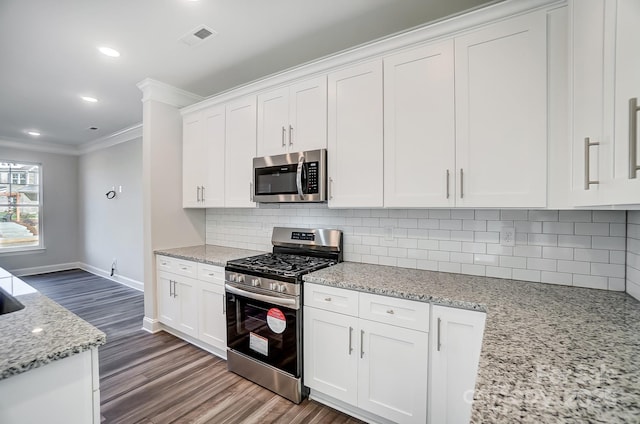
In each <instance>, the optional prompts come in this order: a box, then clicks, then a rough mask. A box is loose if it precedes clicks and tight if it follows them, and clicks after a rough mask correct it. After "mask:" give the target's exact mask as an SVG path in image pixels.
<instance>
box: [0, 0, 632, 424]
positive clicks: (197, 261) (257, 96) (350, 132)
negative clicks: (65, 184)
mask: <svg viewBox="0 0 640 424" xmlns="http://www.w3.org/2000/svg"><path fill="white" fill-rule="evenodd" d="M196 7H197V6H196ZM638 23H640V5H638V4H637V2H636V1H635V0H594V1H589V2H585V1H580V0H504V1H498V2H490V3H487V4H484V5H482V6H481V7H477V8H475V9H470V10H468V11H466V12H464V13H460V14H456V15H452V16H449V17H446V18H443V19H440V20H437V21H434V22H431V23H429V24H424V25H421V26H418V27H414V28H412V29H409V30H405V31H402V32H399V33H395V34H393V35H390V36H385V37H382V38H376V39H374V40H373V41H368V42H366V43H364V44H361V45H358V46H356V47H352V48H349V49H346V50H342V51H340V52H339V53H336V54H329V55H322V56H320V55H319V57H320V58H319V59H314V60H313V61H307V62H305V63H304V64H302V65H297V66H294V67H291V68H288V69H286V70H284V71H280V72H278V73H274V74H271V75H269V76H266V77H262V78H260V79H251V80H247V81H244V83H243V84H240V85H237V86H235V87H232V88H229V89H225V90H218V91H217V94H213V95H210V96H208V97H202V96H201V95H198V94H194V93H191V92H189V91H186V90H184V89H181V88H177V87H175V86H173V85H169V84H167V83H165V82H163V81H159V80H157V79H154V78H151V77H149V78H146V79H143V80H142V81H140V82H139V83H138V84H137V88H138V89H139V91H140V93H141V96H142V116H143V120H142V123H141V124H140V125H139V126H137V127H135V128H129V129H127V130H126V131H123V132H122V133H119V134H116V135H114V136H110V137H107V138H105V139H103V140H101V141H100V142H99V143H98V144H96V146H97V147H95V148H94V147H92V146H89V145H87V146H85V147H86V149H87V150H86V151H84V152H83V153H82V154H80V155H79V157H74V159H73V160H70V159H68V157H69V156H70V155H68V154H65V153H53V152H49V153H46V155H45V154H44V153H42V155H43V156H42V158H43V159H40V160H39V159H38V155H39V154H41V153H38V152H37V151H36V150H33V151H29V152H30V153H26V154H25V156H20V155H21V153H20V152H21V151H22V150H21V149H20V148H18V147H16V146H8V147H6V154H9V155H12V154H15V155H16V157H15V159H19V160H22V161H26V162H28V163H32V162H33V163H38V164H40V165H41V167H42V170H43V171H42V172H43V174H42V175H43V178H44V179H43V181H44V182H43V183H42V187H43V190H44V191H43V193H42V194H41V195H42V198H43V199H44V200H42V201H43V202H45V203H43V205H45V206H43V209H42V210H43V213H46V214H47V215H46V216H47V220H49V219H51V221H50V222H55V221H54V218H53V216H54V212H53V210H54V207H53V206H55V205H56V200H55V195H54V194H53V193H54V191H51V190H53V186H54V184H55V181H54V176H55V175H56V174H58V177H60V176H61V175H62V176H64V175H67V176H68V175H69V174H74V175H75V177H74V178H76V179H77V181H76V183H72V184H70V185H71V187H70V188H68V190H69V191H71V192H73V193H75V194H74V196H76V201H75V203H74V205H75V206H77V208H76V209H77V210H76V211H74V212H73V213H72V214H71V216H68V217H67V218H68V219H69V220H71V221H77V222H79V223H80V224H79V225H81V226H83V227H82V228H83V229H82V230H74V231H75V232H73V233H72V232H69V231H68V230H66V233H67V235H66V239H67V240H71V239H73V240H77V242H76V241H74V242H73V245H74V246H77V247H75V248H74V249H75V250H76V253H74V254H75V255H76V256H77V257H78V258H80V259H69V260H67V259H64V260H62V259H60V260H58V261H57V262H56V261H54V263H51V264H48V263H47V264H42V266H41V265H35V262H34V265H30V263H31V262H29V261H30V260H31V261H33V260H34V259H30V258H37V257H41V258H42V257H44V256H45V255H52V254H53V253H54V252H53V251H54V250H55V249H57V246H54V245H53V244H52V242H50V241H47V244H46V248H45V247H44V246H42V249H37V250H33V251H32V253H29V254H25V253H20V252H18V253H16V252H12V253H10V254H8V253H7V254H5V253H3V252H2V251H1V250H0V267H2V268H0V336H1V337H2V339H3V340H10V342H8V343H4V344H2V346H0V422H1V423H7V424H17V423H31V422H34V423H35V422H45V421H51V422H61V423H62V422H64V423H70V424H74V423H77V424H85V423H98V422H107V423H108V422H167V423H169V422H172V423H182V422H220V423H242V422H274V423H289V422H316V421H317V422H321V421H322V422H357V423H359V422H366V423H376V424H392V423H398V424H400V423H407V424H440V423H469V422H491V423H512V422H531V423H540V422H545V423H546V422H611V423H618V422H619V423H628V422H638V417H640V404H639V403H638V399H640V386H639V385H638V381H639V380H640V364H639V361H638V358H640V182H639V181H640V178H638V175H637V171H638V169H640V168H639V165H638V163H640V157H639V155H640V153H639V152H638V143H639V142H640V141H639V140H638V139H639V138H640V130H638V126H637V119H638V114H640V108H638V106H637V98H638V97H639V96H640V60H638V55H637V52H638V51H640V36H638V35H636V34H635V33H636V31H631V29H635V27H636V26H637V24H638ZM207 28H208V27H207ZM205 29H206V28H205ZM207 31H208V32H209V33H210V35H209V37H211V36H212V37H213V39H214V40H215V39H216V37H220V38H223V37H224V33H223V32H221V33H220V34H216V33H215V31H209V30H207ZM614 41H615V42H614ZM209 42H211V40H210V41H207V43H209ZM198 43H200V42H199V41H198ZM184 86H185V87H186V86H188V84H185V85H184ZM0 146H2V147H1V148H2V149H5V147H4V145H3V144H2V143H1V142H0ZM4 156H5V152H0V159H4ZM58 157H60V158H65V159H59V158H58ZM11 159H13V158H11ZM65 161H67V162H65ZM65 169H66V171H67V172H68V173H65ZM1 178H2V177H1V176H0V211H1V210H2V209H1V202H2V193H3V191H2V190H3V185H2V184H3V183H2V179H1ZM11 178H13V177H11ZM11 184H17V183H15V182H12V183H11ZM6 185H7V187H8V188H7V190H8V193H9V194H8V195H7V197H10V196H11V195H12V194H11V192H12V189H11V187H12V185H10V184H9V183H6ZM98 188H99V190H98ZM103 188H104V189H103ZM47 190H48V191H47ZM65 190H66V188H65ZM61 193H64V190H63V191H61ZM105 193H106V195H105ZM64 196H65V194H62V197H64ZM14 197H15V196H14ZM49 199H53V200H49ZM59 200H60V203H62V198H61V199H59ZM46 202H51V203H46ZM49 205H52V206H49ZM66 210H68V209H66ZM8 216H9V217H10V216H11V215H8ZM49 216H52V218H49ZM45 224H46V225H45ZM39 228H40V227H39ZM41 228H42V229H43V237H45V238H44V240H54V236H56V230H57V229H56V228H55V226H54V225H51V224H49V223H48V222H44V221H43V226H42V227H41ZM1 230H2V227H0V241H1V240H2V231H1ZM49 234H51V236H50V237H51V238H49V239H47V238H46V237H48V236H49ZM56 237H57V236H56ZM64 238H65V237H64V236H62V237H61V239H64ZM56 240H59V239H56ZM98 241H99V242H100V243H99V244H100V246H97V245H96V242H98ZM0 247H1V244H0ZM107 252H108V253H107ZM113 252H117V253H113ZM61 257H62V256H61ZM35 260H37V259H35ZM105 263H106V265H105ZM3 268H5V269H6V270H5V269H3ZM78 268H80V269H81V270H78ZM136 269H137V271H135V270H136ZM48 272H50V273H51V274H47V273H48ZM98 277H103V278H98ZM107 280H111V281H107ZM103 284H104V285H103ZM109 284H111V285H109ZM125 286H128V287H125ZM49 297H51V299H53V300H55V302H54V301H53V300H50V299H49ZM56 302H58V303H56ZM61 305H62V306H61ZM134 307H135V308H137V309H136V310H135V312H132V311H131V310H130V309H131V308H134ZM134 327H135V328H134Z"/></svg>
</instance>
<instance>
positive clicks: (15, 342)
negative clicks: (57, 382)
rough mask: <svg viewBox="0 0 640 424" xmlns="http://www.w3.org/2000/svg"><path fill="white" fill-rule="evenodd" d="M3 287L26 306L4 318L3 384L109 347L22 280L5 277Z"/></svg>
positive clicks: (0, 324) (0, 333)
mask: <svg viewBox="0 0 640 424" xmlns="http://www.w3.org/2000/svg"><path fill="white" fill-rule="evenodd" d="M0 287H2V288H3V289H4V290H5V291H7V292H9V294H12V295H14V297H15V298H16V299H17V300H18V301H19V302H20V303H22V304H23V305H24V306H25V307H24V309H21V310H19V311H15V312H11V313H8V314H4V315H0V380H3V379H6V378H9V377H11V376H12V375H15V374H20V373H23V372H26V371H29V370H31V369H33V368H37V367H41V366H43V365H46V364H48V363H50V362H52V361H56V360H58V359H63V358H66V357H69V356H71V355H74V354H76V353H80V352H84V351H85V350H89V349H91V348H92V347H98V346H101V345H103V344H105V342H106V336H105V334H104V333H103V332H102V331H100V330H98V329H97V328H95V327H94V326H93V325H91V324H89V323H88V322H86V321H85V320H83V319H81V318H80V317H78V316H77V315H75V314H73V313H71V312H70V311H68V310H67V309H65V308H63V307H62V306H60V305H58V304H57V303H55V302H54V301H52V300H51V299H49V298H48V297H46V296H44V295H42V294H40V293H39V292H38V291H36V290H35V289H33V288H31V286H29V285H27V284H26V283H24V282H22V280H20V279H19V278H16V277H13V276H10V275H9V276H6V275H3V278H1V279H0ZM34 329H41V330H40V331H38V330H36V332H34V331H33V330H34Z"/></svg>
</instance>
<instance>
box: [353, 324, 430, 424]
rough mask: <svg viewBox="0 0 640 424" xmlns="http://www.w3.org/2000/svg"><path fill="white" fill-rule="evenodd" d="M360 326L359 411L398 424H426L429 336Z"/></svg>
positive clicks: (396, 328) (406, 330) (376, 326)
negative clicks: (367, 412) (373, 414)
mask: <svg viewBox="0 0 640 424" xmlns="http://www.w3.org/2000/svg"><path fill="white" fill-rule="evenodd" d="M359 323H360V332H361V333H360V334H359V337H360V342H361V347H360V352H359V356H360V357H361V359H360V369H359V373H358V407H360V408H362V409H365V410H367V411H370V412H373V413H375V414H377V415H380V416H381V417H384V418H387V419H390V420H392V421H394V422H396V423H415V424H423V423H425V422H426V420H427V368H428V367H427V362H428V346H429V335H428V333H423V332H421V331H415V330H409V329H406V328H401V327H396V326H393V325H387V324H381V323H377V322H373V321H368V320H363V319H361V320H360V321H359Z"/></svg>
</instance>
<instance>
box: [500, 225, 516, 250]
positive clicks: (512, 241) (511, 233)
mask: <svg viewBox="0 0 640 424" xmlns="http://www.w3.org/2000/svg"><path fill="white" fill-rule="evenodd" d="M500 244H501V245H502V246H515V245H516V229H515V228H513V227H502V229H501V230H500Z"/></svg>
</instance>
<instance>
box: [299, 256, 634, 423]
mask: <svg viewBox="0 0 640 424" xmlns="http://www.w3.org/2000/svg"><path fill="white" fill-rule="evenodd" d="M304 280H305V281H307V282H312V283H318V284H324V285H330V286H334V287H342V288H346V289H351V290H357V291H363V292H369V293H376V294H380V295H386V296H393V297H400V298H406V299H411V300H418V301H423V302H433V303H435V304H441V305H445V306H453V307H458V308H465V309H472V310H479V311H484V312H486V313H487V319H486V324H485V331H484V337H483V342H482V352H481V354H480V364H479V368H478V377H477V381H476V389H475V395H474V399H475V400H474V403H473V410H472V417H471V420H472V422H477V423H481V422H482V423H484V422H491V423H511V422H521V423H556V422H557V423H560V422H603V423H604V422H606V423H614V422H624V423H639V422H640V302H638V301H637V300H635V299H633V298H632V297H631V296H629V295H627V294H626V293H620V292H610V291H604V290H595V289H585V288H578V287H567V286H559V285H550V284H542V283H530V282H522V281H516V280H503V279H497V278H488V277H476V276H470V275H461V274H449V273H442V272H432V271H422V270H415V269H406V268H395V267H388V266H380V265H369V264H362V263H352V262H343V263H341V264H338V265H335V266H333V267H329V268H325V269H322V270H319V271H316V272H314V273H311V274H308V275H306V276H305V277H304Z"/></svg>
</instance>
